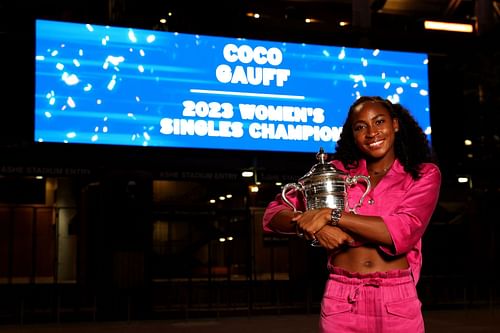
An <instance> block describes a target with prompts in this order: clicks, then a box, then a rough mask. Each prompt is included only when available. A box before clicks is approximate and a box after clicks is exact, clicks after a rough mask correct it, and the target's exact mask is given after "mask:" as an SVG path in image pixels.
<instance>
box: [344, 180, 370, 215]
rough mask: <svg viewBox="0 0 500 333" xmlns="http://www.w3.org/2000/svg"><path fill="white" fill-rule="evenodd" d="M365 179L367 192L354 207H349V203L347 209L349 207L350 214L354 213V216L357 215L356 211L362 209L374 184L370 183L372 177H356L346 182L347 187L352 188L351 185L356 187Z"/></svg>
mask: <svg viewBox="0 0 500 333" xmlns="http://www.w3.org/2000/svg"><path fill="white" fill-rule="evenodd" d="M360 178H361V179H363V180H364V181H365V182H366V191H365V193H363V195H362V196H361V198H360V199H359V202H358V203H357V204H356V205H355V206H354V207H353V208H351V207H349V203H347V207H349V212H350V213H354V214H357V212H356V209H357V208H359V207H361V205H362V204H363V201H364V200H365V197H366V196H367V195H368V193H369V192H370V190H371V189H372V184H371V183H370V177H367V176H361V175H359V176H354V177H347V178H346V180H345V182H346V184H347V185H349V186H351V185H354V184H356V183H357V182H358V179H360Z"/></svg>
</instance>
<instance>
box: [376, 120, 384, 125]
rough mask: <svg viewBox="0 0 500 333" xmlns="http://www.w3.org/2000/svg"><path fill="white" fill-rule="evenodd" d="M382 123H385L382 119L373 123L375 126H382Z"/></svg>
mask: <svg viewBox="0 0 500 333" xmlns="http://www.w3.org/2000/svg"><path fill="white" fill-rule="evenodd" d="M383 123H385V120H384V119H379V120H377V121H375V124H377V125H382V124H383Z"/></svg>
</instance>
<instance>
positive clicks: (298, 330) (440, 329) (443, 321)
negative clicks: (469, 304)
mask: <svg viewBox="0 0 500 333" xmlns="http://www.w3.org/2000/svg"><path fill="white" fill-rule="evenodd" d="M424 319H425V322H426V333H479V332H481V333H498V332H500V309H492V308H486V309H470V310H467V309H463V310H432V311H426V312H424ZM317 322H318V315H317V314H312V315H280V316H264V315H262V316H254V317H224V318H219V319H193V320H186V321H179V320H169V321H164V320H158V321H133V322H103V323H102V322H100V323H95V322H92V323H78V324H76V323H71V324H43V325H42V324H36V325H29V324H26V325H5V326H0V332H2V333H63V332H64V333H84V332H85V333H86V332H92V333H104V332H106V333H114V332H117V333H156V332H162V333H194V332H196V333H235V332H236V333H285V332H286V333H315V332H317Z"/></svg>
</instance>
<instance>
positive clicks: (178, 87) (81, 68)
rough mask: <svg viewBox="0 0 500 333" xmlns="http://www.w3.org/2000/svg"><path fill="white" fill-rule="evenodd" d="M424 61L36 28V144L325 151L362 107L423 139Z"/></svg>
mask: <svg viewBox="0 0 500 333" xmlns="http://www.w3.org/2000/svg"><path fill="white" fill-rule="evenodd" d="M427 62H428V57H427V55H426V54H423V53H410V52H396V51H386V50H376V49H362V48H348V47H339V46H327V45H317V44H304V43H302V44H300V43H288V42H287V43H285V42H274V41H263V40H250V39H241V38H227V37H216V36H204V35H194V34H182V33H172V32H165V31H153V30H143V29H132V28H123V27H110V26H97V25H90V24H81V23H67V22H56V21H47V20H38V21H37V22H36V75H35V133H34V139H35V140H36V141H37V142H55V143H80V144H106V145H129V146H151V147H155V146H156V147H179V148H202V149H203V148H207V149H236V150H255V151H287V152H317V151H318V148H319V147H324V148H325V150H327V151H333V150H334V147H335V143H336V141H337V140H338V138H339V134H340V132H341V130H342V124H343V122H344V119H345V115H346V112H347V110H348V108H349V106H350V105H351V104H352V102H353V101H354V100H355V99H356V98H357V97H359V96H361V95H378V96H382V97H384V98H388V99H390V100H391V101H393V102H400V103H402V104H404V105H405V106H406V107H407V108H408V109H410V111H411V112H412V114H413V115H414V117H415V118H416V119H417V121H418V122H419V124H420V125H421V126H422V128H423V129H424V130H425V131H426V133H428V134H429V136H430V117H429V96H428V68H427Z"/></svg>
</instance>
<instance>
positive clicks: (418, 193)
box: [380, 164, 441, 255]
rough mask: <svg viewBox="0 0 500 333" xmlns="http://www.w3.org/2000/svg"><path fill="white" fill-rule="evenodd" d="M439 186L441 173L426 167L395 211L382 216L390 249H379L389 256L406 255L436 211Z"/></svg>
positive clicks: (435, 168)
mask: <svg viewBox="0 0 500 333" xmlns="http://www.w3.org/2000/svg"><path fill="white" fill-rule="evenodd" d="M440 186H441V173H440V171H439V169H438V167H437V166H436V165H434V164H426V165H425V166H424V168H423V170H422V177H421V178H420V179H418V180H416V181H415V182H414V183H413V184H412V185H411V186H410V188H409V190H408V191H407V192H406V193H405V195H404V196H403V198H402V200H401V203H400V204H399V205H398V206H397V207H396V209H395V210H394V211H393V212H392V213H390V214H388V215H381V217H382V219H383V220H384V223H385V224H386V226H387V229H388V230H389V234H390V235H391V238H392V241H393V245H394V246H393V247H389V246H380V249H381V250H382V251H384V252H385V253H387V254H389V255H399V254H403V253H407V252H409V251H410V250H411V249H412V248H414V247H415V245H416V244H417V243H418V242H419V241H420V239H421V238H422V236H423V234H424V232H425V229H426V228H427V225H428V224H429V221H430V219H431V217H432V213H433V212H434V209H435V208H436V204H437V201H438V198H439V190H440Z"/></svg>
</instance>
